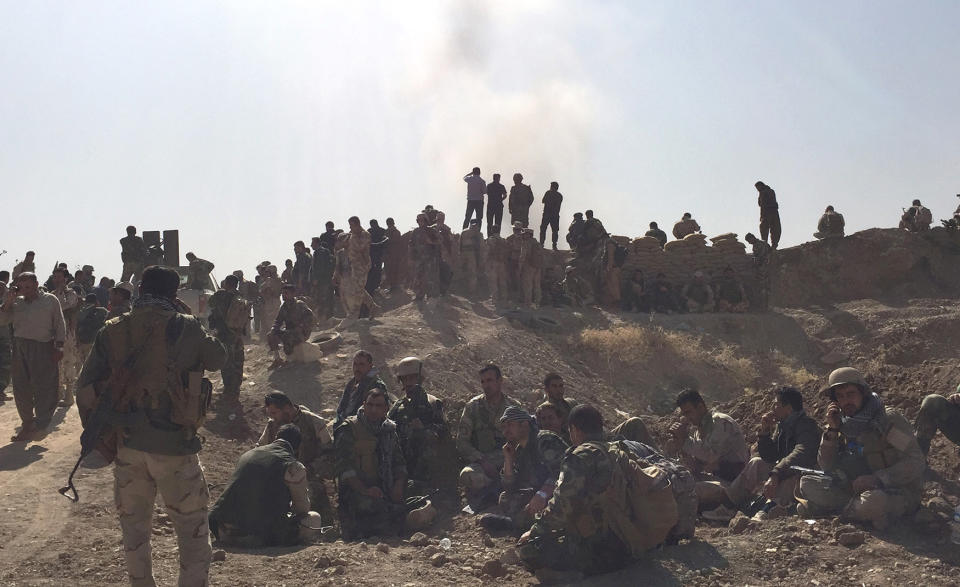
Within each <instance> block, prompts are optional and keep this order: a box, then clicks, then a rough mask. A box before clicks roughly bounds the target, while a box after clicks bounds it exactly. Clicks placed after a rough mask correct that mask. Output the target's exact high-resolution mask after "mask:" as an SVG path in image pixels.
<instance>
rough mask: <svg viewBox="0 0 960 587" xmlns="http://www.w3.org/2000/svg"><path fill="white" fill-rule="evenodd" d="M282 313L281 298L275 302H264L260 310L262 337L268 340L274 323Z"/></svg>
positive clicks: (274, 300)
mask: <svg viewBox="0 0 960 587" xmlns="http://www.w3.org/2000/svg"><path fill="white" fill-rule="evenodd" d="M279 311H280V298H277V299H273V300H263V307H262V308H261V309H260V337H261V338H266V336H267V335H268V334H270V329H271V328H273V321H274V320H276V319H277V313H278V312H279Z"/></svg>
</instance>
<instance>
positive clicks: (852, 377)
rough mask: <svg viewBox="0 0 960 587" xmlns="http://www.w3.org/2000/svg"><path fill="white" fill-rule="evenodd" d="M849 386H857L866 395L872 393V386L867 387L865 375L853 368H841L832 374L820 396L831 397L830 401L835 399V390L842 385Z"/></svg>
mask: <svg viewBox="0 0 960 587" xmlns="http://www.w3.org/2000/svg"><path fill="white" fill-rule="evenodd" d="M848 384H853V385H856V386H857V387H859V388H860V391H863V392H864V393H866V392H868V391H870V386H869V385H867V380H866V379H864V378H863V373H861V372H860V371H858V370H856V369H854V368H853V367H840V368H839V369H834V370H833V372H832V373H830V378H829V379H828V380H827V384H826V385H825V386H824V387H823V388H821V389H820V395H824V396H829V397H830V399H834V394H833V390H835V389H836V388H838V387H840V386H841V385H848Z"/></svg>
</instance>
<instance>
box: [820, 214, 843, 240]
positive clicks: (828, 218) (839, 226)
mask: <svg viewBox="0 0 960 587" xmlns="http://www.w3.org/2000/svg"><path fill="white" fill-rule="evenodd" d="M843 230H844V221H843V214H840V213H839V212H837V211H835V210H834V209H833V206H827V209H826V210H824V211H823V216H821V217H820V222H818V223H817V232H815V233H813V236H815V237H817V238H818V239H825V238H843Z"/></svg>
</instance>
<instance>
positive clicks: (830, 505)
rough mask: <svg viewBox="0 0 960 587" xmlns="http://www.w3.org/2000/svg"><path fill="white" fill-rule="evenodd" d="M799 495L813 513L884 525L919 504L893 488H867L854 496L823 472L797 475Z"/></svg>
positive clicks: (917, 500)
mask: <svg viewBox="0 0 960 587" xmlns="http://www.w3.org/2000/svg"><path fill="white" fill-rule="evenodd" d="M800 496H801V497H802V498H803V499H806V500H807V501H808V504H809V506H810V511H811V513H812V514H814V515H824V514H838V513H842V514H843V515H844V516H846V517H848V518H850V519H853V520H857V521H860V522H874V523H875V524H876V525H878V526H879V527H883V526H885V524H886V522H887V521H888V520H889V519H890V518H896V517H899V516H902V515H903V514H905V513H907V512H908V511H910V510H911V509H913V508H914V507H916V506H917V505H918V503H919V499H911V498H910V497H909V496H907V495H905V494H903V493H902V492H901V491H900V490H898V489H897V488H889V489H871V490H869V491H864V492H863V493H861V494H860V495H854V494H853V493H852V492H851V491H850V490H849V489H847V488H845V487H841V486H839V485H837V484H836V483H835V482H834V480H833V479H832V478H830V477H828V476H824V475H804V476H803V477H801V478H800Z"/></svg>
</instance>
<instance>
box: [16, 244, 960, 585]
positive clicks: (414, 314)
mask: <svg viewBox="0 0 960 587" xmlns="http://www.w3.org/2000/svg"><path fill="white" fill-rule="evenodd" d="M861 235H862V236H861ZM861 235H853V236H851V237H848V239H849V240H850V243H849V244H848V243H847V242H846V241H847V240H848V239H845V240H844V241H841V242H838V243H814V244H813V245H810V246H808V245H804V247H807V248H804V247H799V248H798V249H788V250H785V251H781V252H780V253H779V257H780V261H779V263H780V270H779V271H780V275H785V276H786V278H785V280H784V281H783V282H782V283H787V284H789V283H794V284H801V283H802V284H805V287H806V286H808V285H809V286H810V287H811V288H812V289H810V290H804V291H815V290H816V288H815V287H814V286H815V285H819V286H822V288H826V289H824V291H825V292H826V293H825V294H824V295H825V296H826V295H828V294H829V295H831V296H835V298H834V299H829V300H826V301H824V300H823V299H819V298H818V299H814V298H812V297H811V296H810V295H808V294H806V293H803V292H800V293H796V294H791V295H794V297H793V298H789V299H790V300H793V301H790V303H786V302H784V301H782V300H783V299H784V298H779V299H780V300H781V309H778V310H775V311H772V312H770V313H767V314H763V315H760V314H748V315H737V316H735V315H719V314H717V315H682V316H652V317H651V316H648V315H638V314H627V315H612V314H609V313H607V312H604V311H601V310H597V309H585V310H583V311H580V312H573V311H571V310H569V309H544V310H540V311H535V312H534V311H519V312H507V313H505V314H504V313H501V312H498V311H497V310H496V309H494V308H493V307H492V306H491V305H489V304H488V303H477V302H470V301H468V300H465V299H462V298H458V297H451V298H448V299H446V300H444V301H441V302H439V303H437V304H433V303H431V304H430V305H427V306H423V307H421V306H418V305H416V304H412V303H409V300H408V298H406V297H404V296H398V297H396V298H394V299H392V300H388V301H387V303H386V306H387V308H388V309H389V311H388V312H387V313H386V314H385V315H384V316H383V317H382V318H380V319H378V321H377V322H375V323H373V324H369V325H368V324H366V323H364V322H361V323H360V325H358V326H357V327H355V328H353V329H351V330H349V331H348V332H346V333H344V337H343V342H342V344H341V346H340V347H339V348H337V349H335V350H334V351H333V352H331V353H329V354H328V355H327V356H326V357H324V359H323V360H322V361H321V362H318V363H313V364H300V365H294V366H291V367H288V368H285V369H282V370H279V371H268V370H267V368H266V367H267V364H268V363H269V362H270V357H269V356H268V353H267V352H266V351H265V349H264V348H263V347H262V346H260V345H253V344H251V345H248V347H247V365H246V368H245V378H246V379H245V381H244V384H243V387H242V397H241V399H242V406H241V408H240V409H227V408H226V407H221V406H216V408H215V410H214V413H213V414H212V415H211V420H210V422H209V423H208V425H207V427H206V429H205V430H204V431H203V435H204V437H205V444H204V449H203V452H202V453H201V460H202V462H203V463H204V466H205V469H206V477H207V481H208V484H209V485H210V488H211V494H212V496H213V498H214V499H215V498H216V497H217V496H218V495H219V494H220V492H221V491H222V489H223V486H224V484H225V483H226V481H227V480H228V479H229V477H230V474H231V472H232V470H233V467H234V464H235V463H236V460H237V458H238V456H239V455H240V454H242V452H243V451H245V450H247V449H249V448H250V447H251V446H253V444H254V443H255V441H256V438H257V437H258V436H259V433H260V430H261V429H262V427H263V425H264V422H265V416H264V414H263V412H262V409H261V404H262V398H263V395H264V394H265V393H267V392H269V391H270V390H274V389H279V390H282V391H285V392H286V393H288V394H290V395H291V397H292V398H293V399H294V400H295V401H296V402H298V403H303V404H306V405H307V406H309V407H311V408H313V409H315V410H318V411H320V412H322V413H326V414H329V413H331V411H332V409H333V408H334V407H335V406H336V403H337V400H338V399H339V397H340V393H341V392H342V390H343V385H344V383H345V382H346V380H347V379H348V378H349V377H350V358H351V356H352V354H353V352H355V351H356V350H357V349H359V348H366V349H368V350H370V351H371V352H372V353H373V354H374V356H375V358H376V361H375V362H376V365H377V366H378V368H379V369H380V370H381V373H382V375H383V377H384V379H385V380H386V381H387V382H388V383H389V384H390V385H391V388H392V389H394V390H396V386H395V383H394V381H395V380H394V378H393V376H392V375H393V372H392V369H393V367H394V366H395V365H396V363H397V361H399V359H401V358H403V357H405V356H408V355H418V356H420V357H422V358H424V359H425V362H426V363H425V372H426V374H427V377H428V379H427V382H426V388H427V390H428V391H429V392H430V393H433V394H435V395H438V396H440V397H442V398H443V399H444V400H445V403H446V406H447V410H448V418H449V420H450V422H451V423H452V424H455V422H456V421H457V419H458V417H459V412H460V409H461V407H462V406H463V404H464V403H465V402H466V401H467V400H468V399H469V398H470V397H471V396H473V395H475V394H477V393H479V385H478V383H477V369H478V368H479V367H480V366H481V365H482V364H483V363H485V362H487V361H494V362H497V363H498V364H500V365H501V367H502V368H503V369H504V374H505V376H506V382H507V389H508V393H510V394H511V395H513V396H514V397H516V398H517V399H519V400H520V401H522V402H523V403H524V404H525V405H527V406H528V407H531V408H532V407H533V406H535V405H536V403H537V402H538V400H539V397H540V392H539V388H540V384H541V380H542V378H543V376H544V375H545V374H546V373H547V372H549V371H556V372H558V373H560V374H561V375H562V376H563V377H564V379H565V380H566V383H567V389H568V394H569V395H571V396H573V397H576V398H578V399H580V400H581V401H587V402H592V403H595V404H597V405H598V406H599V407H600V408H601V410H602V411H603V413H604V415H605V417H606V418H607V420H608V421H609V422H610V423H611V424H615V423H617V422H619V421H620V420H621V419H622V418H624V417H626V416H628V415H640V416H643V417H644V419H645V420H646V421H647V422H648V423H649V425H650V426H651V428H652V429H653V430H654V431H655V432H657V433H660V434H661V435H662V433H663V432H664V431H665V429H666V427H667V426H668V425H669V423H670V422H671V421H672V420H673V418H675V415H674V414H673V405H672V402H673V398H674V397H675V395H676V393H677V392H678V391H680V389H682V388H683V387H697V388H699V389H700V390H701V391H702V392H703V393H704V395H705V396H706V398H707V399H708V401H710V402H711V403H712V404H713V405H715V406H717V407H719V408H720V409H722V410H724V411H727V412H728V413H730V414H731V415H733V416H734V417H736V418H737V419H738V420H739V421H740V422H741V424H742V425H743V428H744V430H745V431H746V432H747V434H748V436H749V437H751V438H752V437H753V436H755V433H756V423H757V422H758V420H759V416H760V414H762V413H763V412H764V411H766V410H768V409H769V406H770V402H771V394H770V389H771V388H772V387H773V386H775V385H777V384H790V385H795V386H797V387H800V388H801V389H802V390H803V391H804V395H805V398H806V401H807V407H808V411H809V412H811V413H812V414H813V415H814V417H815V418H817V419H818V420H822V417H823V412H824V410H825V403H824V401H823V400H822V398H819V397H818V396H817V395H816V389H817V388H818V387H819V385H820V384H821V382H822V381H823V380H824V379H825V377H826V375H827V374H828V373H829V371H830V369H832V368H834V367H835V366H837V365H840V364H845V363H846V364H851V365H853V366H856V367H859V368H861V369H863V370H864V371H865V372H866V373H867V377H868V381H869V382H870V384H871V385H873V386H874V387H875V388H876V389H877V390H878V391H880V393H881V394H882V396H883V398H884V400H885V401H886V402H887V403H888V404H889V405H892V406H895V407H898V408H900V409H902V410H903V411H904V412H905V413H906V414H907V416H908V417H910V418H913V417H914V415H915V413H916V410H917V407H918V406H919V402H920V400H921V399H922V398H923V396H924V395H926V394H928V393H934V392H936V393H948V392H950V391H951V390H952V389H953V388H954V387H955V385H956V383H957V381H960V362H958V356H957V353H956V351H955V349H956V348H957V343H958V337H960V335H958V334H957V329H956V326H957V324H960V302H958V301H957V300H956V299H953V298H952V297H951V296H952V295H953V292H951V294H950V296H945V295H943V294H942V293H938V292H943V291H944V290H946V289H949V288H950V287H953V285H952V284H954V283H955V282H954V281H950V279H954V278H955V277H949V279H946V278H940V277H939V276H940V275H947V276H951V275H953V273H952V271H954V270H953V269H949V270H948V269H947V268H945V267H943V265H945V264H947V263H948V261H949V259H951V255H952V254H953V253H951V252H950V251H951V250H952V249H950V246H952V245H951V243H952V240H951V239H952V238H954V237H953V236H952V235H944V234H940V233H939V232H938V231H933V232H932V233H931V235H921V236H917V235H905V234H901V233H900V232H899V231H867V232H866V234H864V233H861ZM936 239H946V240H944V241H943V243H941V244H937V243H939V241H937V240H936ZM860 241H864V242H860ZM865 243H866V244H865ZM870 243H872V244H870ZM904 243H908V244H911V246H913V247H914V248H911V249H908V250H909V251H913V253H912V256H909V258H904V259H901V260H900V261H899V262H898V264H893V263H891V264H890V265H891V267H889V268H877V267H874V266H873V265H869V266H867V267H866V268H865V269H864V270H863V271H864V272H866V274H867V275H865V276H862V277H856V278H853V279H852V280H851V281H849V283H848V285H846V286H845V287H846V288H847V289H843V288H842V287H841V286H840V285H837V284H835V280H833V279H831V278H830V277H829V275H827V274H825V273H824V272H826V271H827V270H828V269H829V268H830V267H831V266H830V265H829V263H828V262H827V261H826V260H827V259H832V261H830V262H840V261H838V255H837V253H836V252H835V251H833V250H834V249H838V248H844V247H850V248H851V249H852V250H854V252H856V251H863V254H865V253H866V251H872V253H873V255H874V256H879V255H881V253H882V252H883V251H888V252H887V253H886V254H887V255H888V256H897V255H899V254H900V253H897V252H896V251H897V250H898V249H897V247H898V246H901V245H903V244H904ZM827 247H829V248H830V250H829V251H826V250H824V249H825V248H827ZM830 251H833V252H830ZM857 254H860V253H857ZM920 254H922V255H925V256H926V258H927V259H928V260H927V261H919V260H917V259H916V258H915V257H916V255H920ZM861 258H867V257H861ZM898 258H899V257H898ZM853 259H854V260H856V259H857V257H854V258H853ZM844 262H852V261H844ZM925 266H928V267H931V268H934V269H935V270H934V274H935V275H937V276H938V277H937V279H932V278H930V277H929V272H926V271H920V270H919V269H916V268H917V267H920V268H921V269H922V268H923V267H925ZM896 267H899V269H896ZM911 268H912V269H911ZM911 271H913V272H914V273H911ZM917 271H919V273H917ZM854 273H856V271H854ZM914 274H916V275H919V276H921V278H917V279H918V280H914V281H911V278H910V276H911V275H914ZM791 280H792V281H791ZM885 283H887V284H889V286H890V287H889V289H884V287H883V286H884V284H885ZM831 288H833V289H831ZM869 292H874V293H873V294H869ZM911 292H921V293H924V294H925V296H926V297H922V298H910V297H909V295H910V293H911ZM932 292H933V293H936V296H933V297H930V296H931V295H932ZM778 295H782V294H778ZM804 295H806V297H803V296H804ZM863 295H868V296H870V297H868V298H867V299H852V297H854V296H863ZM216 379H217V378H216V377H214V380H215V382H216ZM216 388H217V389H219V384H218V382H216ZM58 414H59V417H58V418H57V420H55V422H56V427H55V428H54V430H53V431H51V433H50V434H49V435H48V436H47V437H46V438H44V439H41V440H39V441H38V442H35V443H31V444H29V445H26V446H24V445H22V444H10V445H7V446H3V447H0V495H2V498H3V500H4V503H3V504H2V505H0V508H2V509H0V512H2V515H0V585H53V584H64V583H67V584H71V585H113V584H123V583H124V582H125V572H124V567H123V553H122V548H121V545H120V532H119V528H118V525H117V521H116V516H115V513H114V508H113V504H112V472H111V468H110V467H101V468H98V467H96V466H95V465H96V464H95V463H92V464H91V465H93V466H88V467H84V468H83V469H81V472H80V474H79V479H78V485H79V487H80V492H81V499H82V501H81V503H79V504H75V505H74V504H70V503H69V502H67V501H66V500H65V499H63V498H62V497H60V496H59V495H57V493H56V489H57V488H58V487H60V486H61V485H62V483H63V480H64V479H65V477H66V474H67V472H68V471H69V467H70V466H71V465H72V461H73V458H74V457H75V454H76V447H77V439H78V437H79V432H80V427H79V421H78V418H77V417H76V412H75V410H70V411H68V412H66V413H64V412H63V411H62V410H61V411H60V412H59V413H58ZM16 422H17V417H16V411H15V410H14V407H13V405H12V404H11V403H8V404H6V405H5V406H3V407H0V429H2V430H4V433H7V432H8V431H11V430H13V428H14V427H15V425H16ZM929 462H930V467H931V471H930V472H928V480H927V483H926V487H925V496H924V504H925V505H924V507H923V508H922V509H921V510H920V512H918V513H916V514H915V515H911V516H910V517H908V518H906V519H904V520H903V521H902V523H900V524H897V525H896V526H894V527H891V528H890V529H888V530H887V531H885V532H883V533H877V532H874V531H873V530H872V529H870V528H848V527H846V526H844V525H842V524H839V523H835V522H830V521H817V522H814V523H810V522H807V521H804V520H799V519H797V518H785V519H781V520H772V521H767V522H763V523H758V524H755V525H752V526H749V527H747V528H745V529H744V532H743V533H736V532H732V531H731V530H730V529H728V528H726V527H719V526H711V525H709V524H706V523H704V524H702V525H701V526H700V527H699V528H698V531H697V532H698V539H697V540H695V541H692V542H690V543H685V544H682V545H680V546H676V547H669V548H665V549H663V550H662V551H660V552H656V553H653V554H651V556H650V557H649V558H648V559H647V560H645V561H642V562H640V563H638V564H636V565H634V566H632V567H630V568H628V569H626V570H624V571H622V572H620V573H615V574H610V575H605V576H601V577H596V578H593V579H591V580H590V581H588V582H587V584H591V585H623V584H647V585H679V584H684V585H704V586H706V585H711V586H719V585H743V584H750V585H758V584H762V585H774V584H783V585H801V584H803V585H844V586H846V585H850V586H853V585H889V584H890V583H891V582H896V583H900V584H906V585H950V584H954V585H956V584H957V579H956V577H957V575H958V566H957V565H958V564H960V553H958V552H957V551H956V548H955V547H953V546H951V545H950V544H949V542H948V538H947V526H946V523H945V520H946V516H947V513H948V512H949V511H950V510H952V508H953V507H955V506H956V505H957V503H958V502H960V483H958V482H957V478H958V475H960V457H958V452H957V448H956V447H955V446H954V445H952V444H949V443H947V442H946V441H944V440H943V439H942V438H939V437H938V439H937V440H935V441H934V444H933V447H932V450H931V456H930V460H929ZM331 490H332V487H331ZM439 505H440V512H441V515H440V517H439V519H438V522H437V524H436V525H435V527H433V528H432V529H430V530H429V531H428V532H427V533H426V534H427V536H426V538H425V541H426V542H425V543H424V544H422V545H419V544H411V543H410V542H408V541H407V540H406V538H408V537H384V538H382V539H378V540H371V541H369V544H367V545H366V546H363V545H359V544H344V543H342V542H333V543H324V544H318V545H313V546H308V547H297V548H284V549H259V550H243V549H227V552H226V553H225V560H224V561H218V562H215V563H214V565H213V567H212V570H211V583H212V584H213V585H231V586H232V585H282V584H286V585H314V584H337V585H346V584H350V585H355V584H369V585H384V584H398V585H406V584H411V585H419V584H450V585H462V584H478V585H479V584H489V583H498V584H511V585H516V584H520V585H524V584H531V583H534V582H535V580H534V579H533V578H532V577H531V575H529V573H527V572H526V571H525V570H523V569H522V568H521V567H519V566H517V565H515V564H512V562H513V561H512V560H511V559H510V557H509V554H507V555H504V553H509V551H510V547H511V543H512V539H511V538H510V537H509V536H506V535H494V536H489V535H487V534H486V533H484V532H482V531H480V530H479V529H478V528H477V526H476V525H475V518H474V517H472V516H468V515H466V514H464V513H462V512H461V511H460V506H461V504H459V503H455V502H450V503H446V502H442V503H440V504H439ZM850 532H863V533H864V534H863V538H864V540H865V542H864V543H863V544H862V545H861V546H858V547H848V546H843V545H841V544H839V543H838V541H837V536H838V535H840V534H843V533H850ZM153 538H154V540H153V544H154V565H155V572H156V575H157V578H158V581H159V582H160V584H172V583H174V582H175V577H176V574H177V557H176V540H175V537H174V535H173V532H172V528H171V526H170V522H169V519H167V518H166V517H165V516H164V515H162V504H158V508H157V516H156V517H155V530H154V537H153ZM442 538H449V539H450V540H451V542H452V547H451V549H450V550H448V551H446V550H442V549H441V547H440V546H439V541H440V540H441V539H442ZM437 554H443V555H444V557H445V558H442V559H438V560H437V563H436V564H437V566H434V563H432V562H431V557H434V556H435V555H437ZM501 557H504V558H503V559H502V560H503V562H504V563H506V564H505V566H498V565H497V564H494V563H492V561H500V560H501Z"/></svg>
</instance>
